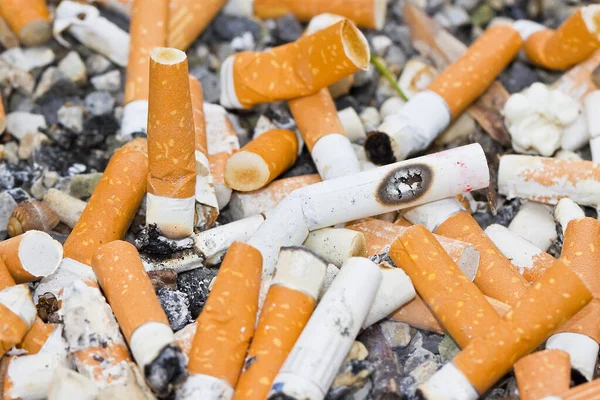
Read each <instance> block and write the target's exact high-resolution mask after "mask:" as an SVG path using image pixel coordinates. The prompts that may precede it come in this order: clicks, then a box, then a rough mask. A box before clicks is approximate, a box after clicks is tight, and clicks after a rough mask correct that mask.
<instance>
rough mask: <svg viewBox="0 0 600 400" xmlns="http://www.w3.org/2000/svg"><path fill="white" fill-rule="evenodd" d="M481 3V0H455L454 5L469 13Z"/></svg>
mask: <svg viewBox="0 0 600 400" xmlns="http://www.w3.org/2000/svg"><path fill="white" fill-rule="evenodd" d="M481 1H482V0H456V2H455V3H454V4H456V5H457V6H458V7H460V8H464V9H465V10H467V11H471V10H473V9H475V7H477V6H478V5H479V4H481Z"/></svg>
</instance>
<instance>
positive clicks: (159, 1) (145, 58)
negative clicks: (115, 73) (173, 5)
mask: <svg viewBox="0 0 600 400" xmlns="http://www.w3.org/2000/svg"><path fill="white" fill-rule="evenodd" d="M168 17H169V0H135V1H134V3H133V10H132V11H131V22H130V24H129V37H130V44H129V48H130V51H129V62H128V63H127V80H126V83H125V104H127V103H129V102H132V101H134V100H148V96H149V90H150V89H149V80H150V53H151V52H152V50H153V49H154V48H155V47H164V46H165V45H166V44H167V18H168Z"/></svg>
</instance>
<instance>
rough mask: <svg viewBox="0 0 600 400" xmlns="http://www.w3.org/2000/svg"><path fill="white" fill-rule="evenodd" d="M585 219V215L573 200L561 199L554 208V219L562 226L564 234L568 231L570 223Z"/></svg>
mask: <svg viewBox="0 0 600 400" xmlns="http://www.w3.org/2000/svg"><path fill="white" fill-rule="evenodd" d="M583 217H585V213H584V212H583V210H582V209H581V207H579V206H578V205H577V203H575V202H574V201H573V200H571V199H568V198H566V197H565V198H564V199H560V201H559V202H558V204H557V205H556V207H555V208H554V219H555V220H556V222H558V223H559V224H560V227H561V228H562V232H563V234H564V233H566V231H567V225H569V222H571V221H573V220H575V219H579V218H583Z"/></svg>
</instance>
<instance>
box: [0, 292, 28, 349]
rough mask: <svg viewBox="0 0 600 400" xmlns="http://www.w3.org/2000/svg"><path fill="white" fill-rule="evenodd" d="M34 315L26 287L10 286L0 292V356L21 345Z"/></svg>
mask: <svg viewBox="0 0 600 400" xmlns="http://www.w3.org/2000/svg"><path fill="white" fill-rule="evenodd" d="M36 314H37V310H36V308H35V306H34V305H33V300H32V298H31V293H30V292H29V287H28V286H27V285H25V284H22V285H15V286H10V287H7V288H5V289H4V290H2V291H0V355H4V354H5V353H6V352H7V351H8V350H10V349H11V348H12V347H13V346H16V345H17V344H19V343H21V340H23V338H24V337H25V334H26V333H27V331H28V330H29V328H30V327H31V325H33V322H34V320H35V316H36Z"/></svg>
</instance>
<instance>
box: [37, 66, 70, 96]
mask: <svg viewBox="0 0 600 400" xmlns="http://www.w3.org/2000/svg"><path fill="white" fill-rule="evenodd" d="M63 79H64V80H67V81H69V82H70V80H69V78H68V77H66V76H65V75H64V74H63V73H62V72H61V71H59V69H58V68H56V67H48V68H46V70H45V71H44V72H43V73H42V77H41V78H40V80H39V82H38V84H37V87H36V88H35V92H34V93H33V97H34V98H35V99H38V98H40V97H42V96H44V95H45V94H46V93H47V92H49V91H50V89H52V87H53V86H55V85H56V84H58V82H60V81H61V80H63Z"/></svg>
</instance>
